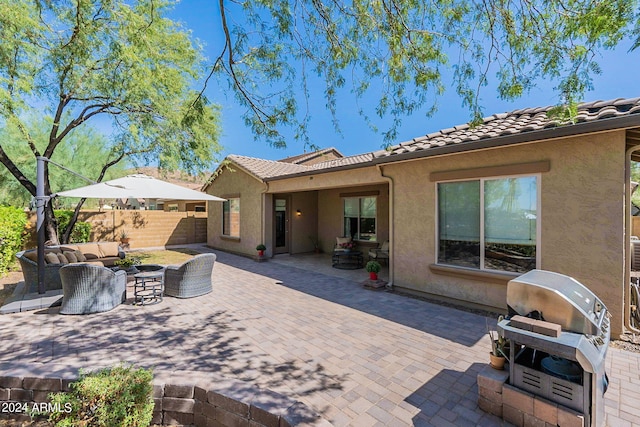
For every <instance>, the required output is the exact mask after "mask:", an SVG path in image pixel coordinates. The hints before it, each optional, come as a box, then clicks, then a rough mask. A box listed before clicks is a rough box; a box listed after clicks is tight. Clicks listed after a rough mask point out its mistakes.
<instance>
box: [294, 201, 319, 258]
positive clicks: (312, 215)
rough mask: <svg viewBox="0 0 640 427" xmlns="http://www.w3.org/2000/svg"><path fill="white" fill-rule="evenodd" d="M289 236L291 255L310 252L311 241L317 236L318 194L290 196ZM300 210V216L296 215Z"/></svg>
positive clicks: (311, 248) (311, 247)
mask: <svg viewBox="0 0 640 427" xmlns="http://www.w3.org/2000/svg"><path fill="white" fill-rule="evenodd" d="M290 200H291V205H290V210H291V216H290V218H291V223H290V227H291V235H290V241H289V245H290V247H289V251H290V253H292V254H298V253H304V252H312V251H313V249H314V248H313V241H312V240H311V239H310V238H309V236H312V237H314V238H317V235H318V192H317V191H306V192H304V193H293V194H291V198H290ZM298 209H299V210H300V215H297V214H296V211H297V210H298Z"/></svg>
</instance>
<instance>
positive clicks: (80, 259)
mask: <svg viewBox="0 0 640 427" xmlns="http://www.w3.org/2000/svg"><path fill="white" fill-rule="evenodd" d="M73 254H74V255H75V256H76V258H77V259H78V262H85V261H86V260H87V257H85V256H84V254H83V253H82V251H79V250H77V249H76V250H75V251H73Z"/></svg>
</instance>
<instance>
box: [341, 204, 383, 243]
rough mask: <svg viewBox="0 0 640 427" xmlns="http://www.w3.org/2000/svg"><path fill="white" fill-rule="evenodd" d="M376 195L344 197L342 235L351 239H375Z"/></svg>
mask: <svg viewBox="0 0 640 427" xmlns="http://www.w3.org/2000/svg"><path fill="white" fill-rule="evenodd" d="M376 214H377V198H376V197H346V198H344V203H343V217H344V222H343V224H344V236H345V237H346V236H351V237H352V238H353V240H369V241H373V242H375V241H376V240H377V239H376Z"/></svg>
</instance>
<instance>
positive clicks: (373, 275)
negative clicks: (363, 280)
mask: <svg viewBox="0 0 640 427" xmlns="http://www.w3.org/2000/svg"><path fill="white" fill-rule="evenodd" d="M369 279H371V280H378V273H376V272H373V271H370V272H369Z"/></svg>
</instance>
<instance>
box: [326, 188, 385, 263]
mask: <svg viewBox="0 0 640 427" xmlns="http://www.w3.org/2000/svg"><path fill="white" fill-rule="evenodd" d="M369 191H377V192H378V196H377V205H376V209H377V219H376V233H377V241H376V242H372V243H371V245H370V246H375V245H377V244H378V243H381V242H384V241H385V240H388V239H389V186H388V185H387V184H381V185H368V186H361V187H349V188H334V189H330V190H322V191H319V192H318V238H319V239H320V245H321V249H322V251H323V252H331V251H333V247H334V244H335V242H336V237H341V236H342V235H343V234H344V232H343V223H342V222H343V205H342V197H341V194H348V193H361V192H369Z"/></svg>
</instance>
